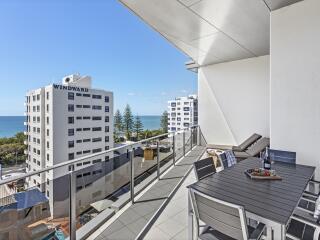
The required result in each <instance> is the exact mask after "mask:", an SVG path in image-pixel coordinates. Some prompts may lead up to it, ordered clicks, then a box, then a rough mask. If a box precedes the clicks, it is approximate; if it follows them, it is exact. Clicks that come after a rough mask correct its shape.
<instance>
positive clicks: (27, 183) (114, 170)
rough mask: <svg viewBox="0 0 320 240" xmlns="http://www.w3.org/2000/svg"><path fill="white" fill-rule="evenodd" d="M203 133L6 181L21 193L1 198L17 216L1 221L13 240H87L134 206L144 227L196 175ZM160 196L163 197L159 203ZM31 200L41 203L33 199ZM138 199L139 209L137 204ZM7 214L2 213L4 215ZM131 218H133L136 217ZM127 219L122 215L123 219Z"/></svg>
mask: <svg viewBox="0 0 320 240" xmlns="http://www.w3.org/2000/svg"><path fill="white" fill-rule="evenodd" d="M199 134H200V132H199V131H198V128H197V127H192V128H189V129H186V130H185V131H182V132H176V133H173V134H171V135H169V134H163V135H160V136H158V137H153V138H150V139H146V140H143V141H142V142H139V143H132V144H130V145H125V146H122V147H119V148H116V149H110V150H108V151H104V152H100V153H96V154H92V155H90V156H86V157H83V158H80V159H75V160H71V161H67V162H64V163H62V164H58V165H55V166H54V167H49V168H47V169H41V170H35V169H34V170H33V171H32V170H31V171H28V173H27V174H25V175H21V176H17V177H12V178H9V179H5V180H2V181H0V186H1V187H4V189H6V188H7V187H10V188H14V189H16V191H15V192H14V193H8V194H6V195H4V194H2V195H1V196H0V203H1V204H2V206H3V207H5V209H8V211H9V212H10V214H12V215H10V216H12V219H11V218H10V219H9V220H8V221H11V224H9V222H8V221H5V220H1V219H4V218H1V217H0V226H1V227H2V228H6V229H7V230H8V231H9V232H10V236H11V237H12V238H13V239H16V238H20V237H21V236H24V238H25V239H34V238H39V237H44V236H48V235H50V236H51V235H52V236H53V235H54V234H63V235H64V236H65V237H68V236H69V237H70V238H71V239H73V238H74V237H75V236H76V238H77V239H86V238H87V237H89V236H90V235H92V234H97V229H99V228H100V227H102V226H104V224H106V223H111V221H113V220H114V218H118V215H119V214H120V213H121V212H123V211H125V210H126V209H127V208H128V207H129V208H130V212H134V211H138V212H140V215H139V214H138V215H137V216H135V217H138V218H139V223H141V222H142V221H144V220H145V219H146V217H147V216H146V215H143V216H141V213H142V211H143V210H145V211H147V212H148V218H149V219H151V218H153V215H154V214H155V213H156V212H157V211H158V210H159V208H160V207H161V206H164V204H166V203H168V201H169V199H170V196H173V194H174V191H175V190H176V189H178V187H179V186H180V185H181V184H182V182H183V180H184V179H185V176H186V175H187V173H188V172H190V169H191V167H192V163H193V162H194V161H196V160H197V159H198V157H199V156H200V155H201V153H202V152H203V149H204V148H203V147H202V146H200V142H201V141H202V143H204V140H203V139H200V135H199ZM105 156H109V158H105ZM105 159H106V160H105ZM98 160H99V161H98ZM101 160H102V161H101ZM104 160H105V161H104ZM36 163H37V162H36ZM69 170H71V172H70V171H69ZM52 176H54V178H52ZM47 179H48V180H47ZM70 179H71V181H70ZM131 183H133V185H132V184H131ZM68 186H71V188H69V187H68ZM52 188H53V189H54V191H53V192H52V190H51V189H52ZM70 189H71V190H70ZM147 190H149V191H147ZM151 190H152V191H151ZM20 193H21V194H20ZM0 194H1V193H0ZM140 196H142V197H140ZM154 197H156V198H157V199H156V200H155V201H153V200H154V199H153V198H154ZM4 198H6V199H9V200H10V199H11V200H12V201H13V202H14V201H27V202H29V204H31V205H30V206H29V205H28V206H24V207H23V208H21V209H19V208H18V209H17V208H15V207H14V206H11V205H12V204H13V203H12V201H4ZM29 198H30V199H29ZM31 198H32V199H37V200H36V201H33V200H32V201H31ZM23 199H24V200H23ZM28 199H29V200H28ZM49 199H52V200H53V202H52V203H51V202H50V201H49ZM2 200H3V201H2ZM133 200H134V201H137V205H135V204H133V205H132V202H133ZM142 200H144V203H143V202H142ZM138 201H141V202H140V203H139V202H138ZM70 204H71V205H70ZM18 205H19V204H18ZM30 207H31V208H32V209H38V208H41V209H43V210H42V211H33V210H31V216H30V217H27V218H20V217H19V216H20V215H21V214H20V211H21V212H23V211H27V209H28V208H30ZM70 207H71V209H72V212H71V214H69V210H68V209H69V208H70ZM132 208H134V209H135V210H133V209H132ZM6 212H7V210H6V211H5V212H1V213H0V216H1V214H5V213H6ZM14 213H18V215H16V214H14ZM126 214H129V216H130V217H132V216H131V215H130V213H126ZM13 216H15V218H14V219H13ZM16 217H18V218H16ZM126 218H127V217H125V215H121V216H120V217H119V219H118V220H119V221H120V219H126ZM123 221H125V220H123ZM129 221H131V220H129ZM22 223H23V226H24V227H21V228H19V230H18V231H16V230H15V229H16V226H18V225H19V226H21V224H22ZM130 223H132V222H130ZM10 226H12V228H11V227H10ZM140 228H141V229H142V228H143V226H142V225H141V224H139V226H137V229H140ZM70 229H71V230H70ZM137 229H136V230H137ZM33 232H34V234H33ZM137 233H138V232H136V234H137ZM70 234H71V236H70Z"/></svg>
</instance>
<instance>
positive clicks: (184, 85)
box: [0, 0, 197, 116]
mask: <svg viewBox="0 0 320 240" xmlns="http://www.w3.org/2000/svg"><path fill="white" fill-rule="evenodd" d="M187 60H188V58H187V56H185V55H184V54H183V53H181V52H180V51H179V50H177V49H176V48H175V47H174V46H172V45H171V44H170V43H169V42H167V41H166V40H165V39H164V38H163V37H162V36H161V35H160V34H158V33H157V32H155V31H154V30H152V29H151V28H150V27H149V26H148V25H146V24H145V23H144V22H142V21H141V20H140V19H139V18H138V17H136V16H135V15H133V14H132V13H131V12H130V11H129V10H128V9H126V8H125V7H124V6H123V5H122V4H121V3H119V2H118V1H117V0H68V1H66V0H54V1H51V0H50V1H49V0H28V1H26V0H19V1H17V0H1V1H0V115H2V116H5V115H23V111H24V106H23V102H24V95H25V92H26V91H28V90H30V89H34V88H38V87H41V86H45V85H48V84H51V83H53V82H56V83H57V82H60V79H61V78H62V77H63V76H65V75H68V74H71V73H80V74H82V75H90V76H92V78H93V87H95V88H103V89H106V90H111V91H113V92H114V96H115V108H119V109H120V110H122V109H123V108H124V105H125V104H126V103H129V104H130V105H131V107H132V110H133V112H134V113H135V114H139V115H153V114H161V113H162V111H164V110H165V109H166V101H167V100H169V99H171V98H173V97H175V96H183V95H186V94H191V93H196V86H197V82H196V75H195V74H194V73H192V72H189V71H187V70H185V66H184V62H186V61H187Z"/></svg>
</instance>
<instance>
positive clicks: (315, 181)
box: [309, 180, 320, 184]
mask: <svg viewBox="0 0 320 240" xmlns="http://www.w3.org/2000/svg"><path fill="white" fill-rule="evenodd" d="M309 182H313V183H317V184H320V181H317V180H310V181H309Z"/></svg>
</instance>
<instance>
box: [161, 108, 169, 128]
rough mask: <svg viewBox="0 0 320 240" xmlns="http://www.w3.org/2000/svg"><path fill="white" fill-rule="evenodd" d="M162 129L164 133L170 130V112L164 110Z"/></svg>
mask: <svg viewBox="0 0 320 240" xmlns="http://www.w3.org/2000/svg"><path fill="white" fill-rule="evenodd" d="M161 129H162V132H163V133H167V132H168V112H167V111H164V112H163V114H162V116H161Z"/></svg>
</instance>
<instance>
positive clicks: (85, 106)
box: [82, 105, 90, 108]
mask: <svg viewBox="0 0 320 240" xmlns="http://www.w3.org/2000/svg"><path fill="white" fill-rule="evenodd" d="M82 107H83V108H90V105H83V106H82Z"/></svg>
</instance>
